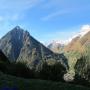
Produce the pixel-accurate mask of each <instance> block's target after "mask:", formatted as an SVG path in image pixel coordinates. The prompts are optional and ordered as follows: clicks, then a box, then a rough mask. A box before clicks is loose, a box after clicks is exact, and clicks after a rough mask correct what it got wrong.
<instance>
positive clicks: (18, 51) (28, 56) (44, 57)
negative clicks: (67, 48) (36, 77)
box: [0, 26, 67, 67]
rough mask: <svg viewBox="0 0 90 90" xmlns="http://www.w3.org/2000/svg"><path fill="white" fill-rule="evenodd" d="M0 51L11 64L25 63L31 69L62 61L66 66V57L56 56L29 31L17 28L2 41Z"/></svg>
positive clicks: (0, 41)
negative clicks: (45, 63)
mask: <svg viewBox="0 0 90 90" xmlns="http://www.w3.org/2000/svg"><path fill="white" fill-rule="evenodd" d="M0 49H1V50H2V51H3V52H4V53H5V55H6V56H7V57H8V58H9V60H10V61H11V62H25V63H27V65H28V66H29V67H33V66H40V64H42V63H43V62H45V61H46V62H48V63H49V64H50V63H52V62H56V61H60V62H62V64H63V65H65V66H66V62H67V61H65V56H64V55H62V54H54V53H53V52H52V51H50V50H49V49H48V48H46V47H45V46H44V45H43V44H41V43H40V42H39V41H37V40H36V39H34V38H33V37H32V36H31V35H30V34H29V32H28V31H24V30H23V29H22V28H20V27H19V26H16V27H15V28H14V29H12V30H11V31H10V32H8V33H7V34H6V35H5V36H4V37H2V38H1V40H0Z"/></svg>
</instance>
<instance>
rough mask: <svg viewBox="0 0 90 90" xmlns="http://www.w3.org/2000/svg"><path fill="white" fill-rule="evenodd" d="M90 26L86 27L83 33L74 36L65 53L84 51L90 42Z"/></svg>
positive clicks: (83, 28) (82, 30)
mask: <svg viewBox="0 0 90 90" xmlns="http://www.w3.org/2000/svg"><path fill="white" fill-rule="evenodd" d="M89 35H90V26H88V25H85V26H83V27H82V28H81V31H80V32H79V33H77V34H76V35H74V36H73V37H72V39H71V42H70V43H69V44H68V45H67V46H66V47H65V49H64V50H65V51H79V52H82V51H84V45H85V44H86V43H88V42H89V41H90V36H89Z"/></svg>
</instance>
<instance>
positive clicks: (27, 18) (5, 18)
mask: <svg viewBox="0 0 90 90" xmlns="http://www.w3.org/2000/svg"><path fill="white" fill-rule="evenodd" d="M86 24H90V0H0V37H2V36H3V35H4V34H5V33H7V32H8V31H10V30H11V29H12V28H14V27H15V26H17V25H20V26H21V27H22V28H24V29H25V30H28V31H29V32H30V34H31V35H32V36H34V37H35V38H36V39H38V40H39V41H41V42H44V43H46V42H49V41H51V40H66V39H67V38H69V37H70V36H72V35H73V34H74V33H75V32H78V31H80V28H81V26H82V25H86Z"/></svg>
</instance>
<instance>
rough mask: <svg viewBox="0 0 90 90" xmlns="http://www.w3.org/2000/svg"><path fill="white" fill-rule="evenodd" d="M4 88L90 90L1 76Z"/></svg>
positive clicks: (88, 89) (56, 83) (0, 86)
mask: <svg viewBox="0 0 90 90" xmlns="http://www.w3.org/2000/svg"><path fill="white" fill-rule="evenodd" d="M3 87H9V88H13V87H16V88H17V89H16V90H90V88H85V87H82V86H75V85H71V84H65V83H61V82H51V81H45V80H33V79H29V80H27V79H22V78H16V77H13V76H9V75H4V74H0V90H2V88H3ZM4 90H5V89H4ZM10 90H11V89H10Z"/></svg>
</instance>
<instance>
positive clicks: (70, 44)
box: [47, 25, 90, 53]
mask: <svg viewBox="0 0 90 90" xmlns="http://www.w3.org/2000/svg"><path fill="white" fill-rule="evenodd" d="M89 32H90V26H88V25H84V26H82V28H81V30H80V32H78V33H76V34H75V35H73V36H72V37H71V38H69V39H67V40H63V41H62V40H58V41H57V40H53V41H52V42H50V43H49V44H48V46H47V47H48V48H49V49H50V50H52V51H53V52H55V53H61V52H62V51H63V49H64V47H65V49H64V50H65V51H70V50H75V49H77V50H79V51H80V48H79V47H81V45H80V43H82V42H83V39H84V37H85V38H86V37H88V36H87V34H88V33H89ZM77 46H78V47H77Z"/></svg>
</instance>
